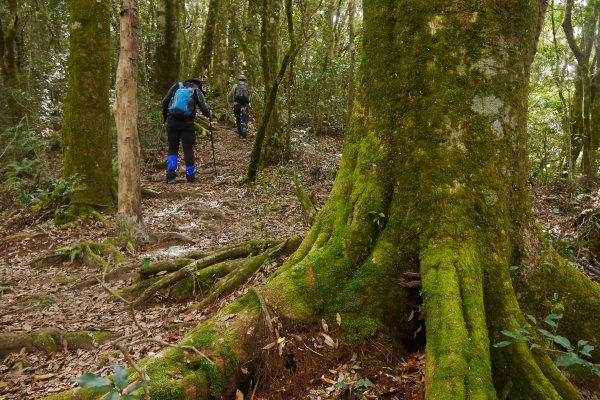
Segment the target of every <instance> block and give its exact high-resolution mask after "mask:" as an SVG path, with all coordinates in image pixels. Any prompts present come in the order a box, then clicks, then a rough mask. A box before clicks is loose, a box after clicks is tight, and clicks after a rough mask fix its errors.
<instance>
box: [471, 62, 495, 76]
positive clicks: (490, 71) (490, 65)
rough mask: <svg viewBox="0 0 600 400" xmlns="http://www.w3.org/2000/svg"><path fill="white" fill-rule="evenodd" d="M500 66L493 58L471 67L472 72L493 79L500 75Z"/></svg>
mask: <svg viewBox="0 0 600 400" xmlns="http://www.w3.org/2000/svg"><path fill="white" fill-rule="evenodd" d="M499 69H500V66H499V65H498V62H497V61H496V60H494V59H493V58H490V57H488V58H482V59H481V60H479V61H477V62H476V63H474V64H473V65H472V66H471V70H473V71H478V72H480V73H482V74H483V76H484V77H485V78H486V79H492V78H493V77H495V76H496V75H498V70H499Z"/></svg>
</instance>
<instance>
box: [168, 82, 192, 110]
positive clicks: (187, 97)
mask: <svg viewBox="0 0 600 400" xmlns="http://www.w3.org/2000/svg"><path fill="white" fill-rule="evenodd" d="M193 95H194V88H191V87H185V86H183V83H181V82H179V88H178V89H177V90H176V91H175V93H174V94H173V97H172V98H171V101H170V102H169V115H172V116H174V117H179V118H183V117H191V116H193V115H194V106H195V104H194V96H193Z"/></svg>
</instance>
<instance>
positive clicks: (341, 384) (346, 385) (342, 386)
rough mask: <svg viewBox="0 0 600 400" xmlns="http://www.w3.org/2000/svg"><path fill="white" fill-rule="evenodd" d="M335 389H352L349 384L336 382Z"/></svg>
mask: <svg viewBox="0 0 600 400" xmlns="http://www.w3.org/2000/svg"><path fill="white" fill-rule="evenodd" d="M333 387H338V388H342V389H348V388H349V387H350V385H348V384H347V383H344V382H336V383H335V384H334V385H333Z"/></svg>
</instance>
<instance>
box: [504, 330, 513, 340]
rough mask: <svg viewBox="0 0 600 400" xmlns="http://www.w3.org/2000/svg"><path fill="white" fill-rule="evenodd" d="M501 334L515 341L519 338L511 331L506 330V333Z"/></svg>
mask: <svg viewBox="0 0 600 400" xmlns="http://www.w3.org/2000/svg"><path fill="white" fill-rule="evenodd" d="M500 333H501V334H503V335H504V336H508V337H511V338H513V339H516V338H517V335H515V334H514V333H513V332H511V331H506V330H505V331H501V332H500Z"/></svg>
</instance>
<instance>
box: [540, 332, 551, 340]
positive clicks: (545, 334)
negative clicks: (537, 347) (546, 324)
mask: <svg viewBox="0 0 600 400" xmlns="http://www.w3.org/2000/svg"><path fill="white" fill-rule="evenodd" d="M538 331H539V332H540V333H541V334H542V335H544V336H546V337H547V338H550V339H553V340H554V333H552V332H548V331H547V330H545V329H538Z"/></svg>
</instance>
